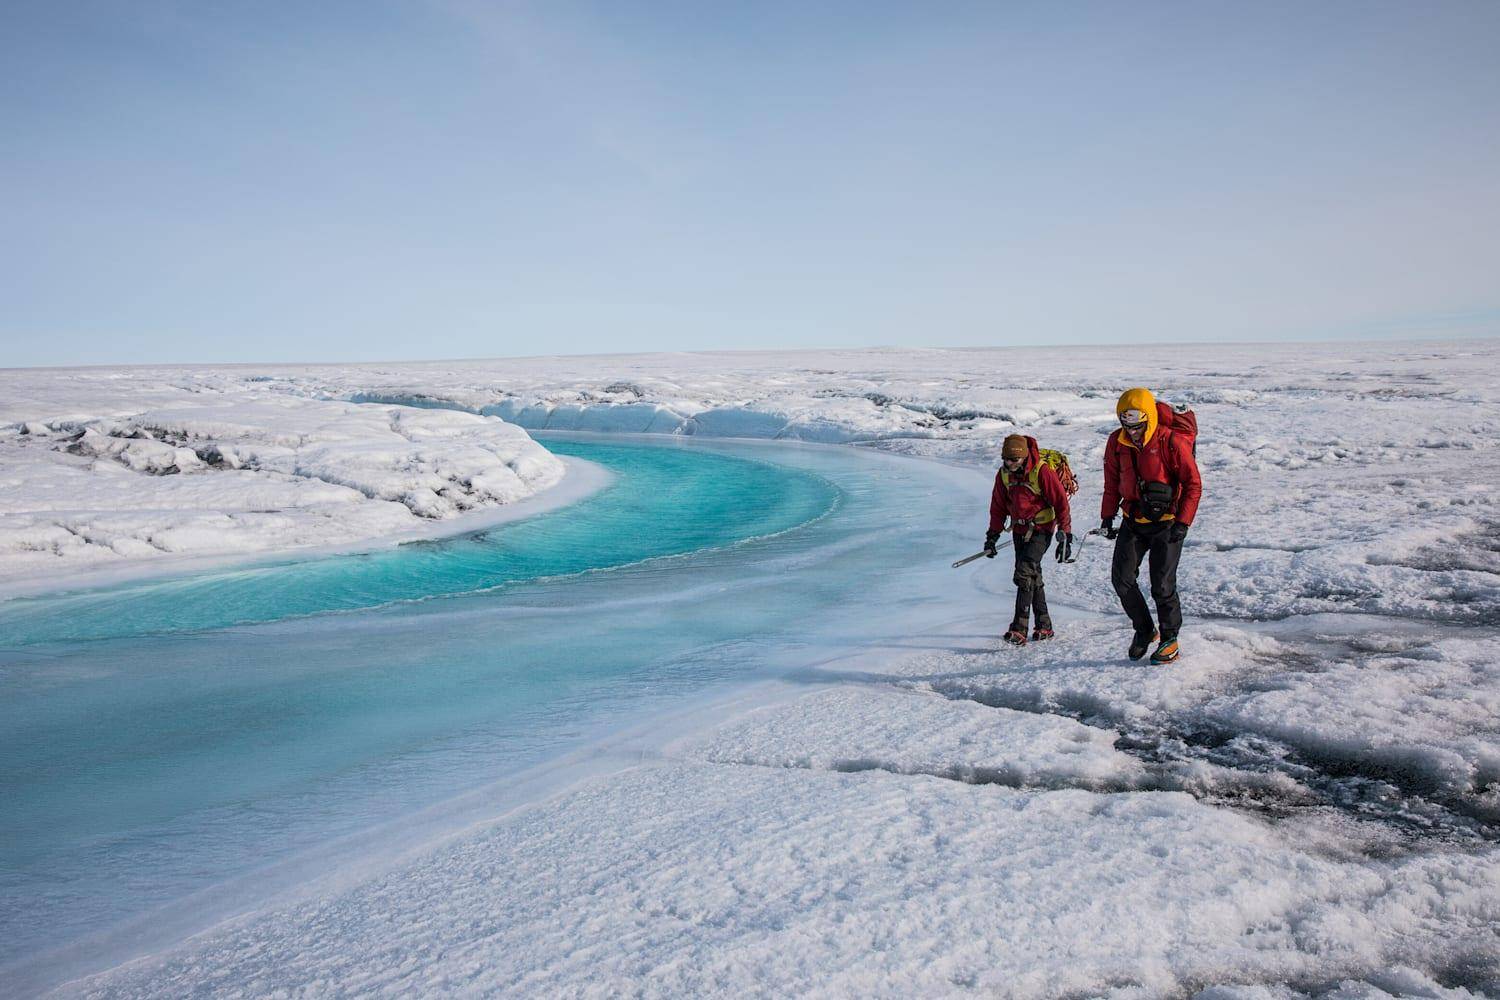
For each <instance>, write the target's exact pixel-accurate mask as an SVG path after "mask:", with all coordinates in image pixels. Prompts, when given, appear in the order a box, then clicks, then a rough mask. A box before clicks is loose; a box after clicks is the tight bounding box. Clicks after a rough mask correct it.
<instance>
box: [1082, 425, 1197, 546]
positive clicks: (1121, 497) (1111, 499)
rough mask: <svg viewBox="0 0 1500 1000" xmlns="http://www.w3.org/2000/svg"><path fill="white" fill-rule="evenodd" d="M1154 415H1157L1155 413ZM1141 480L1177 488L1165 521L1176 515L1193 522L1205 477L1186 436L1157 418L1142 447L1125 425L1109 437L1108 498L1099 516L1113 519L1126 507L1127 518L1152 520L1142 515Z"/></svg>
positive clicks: (1106, 458)
mask: <svg viewBox="0 0 1500 1000" xmlns="http://www.w3.org/2000/svg"><path fill="white" fill-rule="evenodd" d="M1153 409H1154V408H1153ZM1151 415H1152V416H1153V417H1154V416H1155V414H1154V412H1153V413H1152V414H1151ZM1140 482H1147V483H1167V484H1168V485H1170V486H1171V487H1172V488H1173V497H1172V507H1171V511H1170V513H1168V514H1167V515H1166V517H1164V518H1162V520H1164V521H1165V520H1168V519H1172V518H1175V519H1176V520H1178V521H1181V522H1182V523H1183V524H1192V523H1193V516H1194V515H1195V514H1197V513H1198V500H1199V499H1200V498H1201V497H1202V496H1203V480H1202V479H1201V478H1199V476H1198V463H1197V461H1195V460H1194V458H1193V449H1192V446H1191V445H1189V444H1188V441H1187V439H1186V438H1183V437H1180V436H1178V435H1176V434H1173V433H1172V430H1171V428H1168V427H1161V426H1158V425H1157V422H1156V421H1155V420H1152V421H1151V424H1150V426H1149V427H1148V429H1147V432H1146V440H1145V442H1144V443H1143V444H1142V445H1141V446H1140V447H1139V448H1137V447H1136V446H1135V444H1134V442H1132V441H1131V440H1130V435H1129V434H1127V433H1126V432H1125V430H1124V428H1121V429H1120V430H1118V431H1115V432H1114V433H1112V434H1111V435H1110V436H1109V443H1108V444H1106V445H1105V446H1104V499H1103V502H1102V503H1101V504H1100V506H1099V516H1100V517H1101V518H1113V517H1114V516H1115V511H1117V510H1119V509H1121V508H1124V511H1125V516H1126V517H1131V518H1134V519H1135V520H1136V521H1137V522H1140V523H1142V524H1146V523H1150V522H1149V520H1148V519H1147V518H1145V517H1142V516H1141V511H1140V509H1139V506H1138V504H1139V501H1140V499H1141V493H1140V486H1139V483H1140Z"/></svg>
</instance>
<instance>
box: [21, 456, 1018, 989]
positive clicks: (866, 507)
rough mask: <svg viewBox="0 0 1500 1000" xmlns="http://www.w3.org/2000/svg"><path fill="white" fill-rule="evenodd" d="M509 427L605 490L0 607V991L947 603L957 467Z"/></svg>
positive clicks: (231, 906) (971, 494)
mask: <svg viewBox="0 0 1500 1000" xmlns="http://www.w3.org/2000/svg"><path fill="white" fill-rule="evenodd" d="M539 438H540V439H541V440H543V442H544V443H545V444H546V445H547V447H549V448H551V449H552V450H553V451H555V452H557V453H559V454H563V455H569V456H575V457H577V458H581V459H586V460H588V461H591V462H594V463H597V464H598V465H601V466H603V467H605V468H606V469H607V470H609V472H610V473H611V474H612V479H611V481H610V483H609V484H608V485H607V486H606V487H605V488H603V489H602V490H601V491H600V492H598V493H596V494H594V495H592V496H590V497H588V498H586V499H584V500H582V501H580V502H578V503H576V504H573V505H571V506H569V507H565V508H562V509H559V510H554V511H551V512H548V513H544V514H538V515H536V516H534V517H532V518H529V519H526V520H523V521H517V522H513V523H509V524H505V525H502V526H499V527H496V528H492V529H489V530H486V531H483V532H480V533H477V534H472V535H467V536H462V537H455V538H450V539H445V540H441V541H433V542H422V543H413V544H406V545H401V546H398V547H394V548H389V549H383V550H379V551H374V552H370V553H363V554H354V555H338V556H326V557H321V558H309V559H302V560H288V561H284V562H280V563H276V564H256V565H252V566H246V567H243V568H239V569H226V570H218V571H214V572H208V573H199V574H195V575H192V576H185V577H182V578H178V579H171V580H163V581H155V582H146V583H136V584H131V585H124V586H120V587H115V588H108V589H101V590H97V591H92V592H86V593H74V594H59V595H54V596H44V597H37V598H27V599H16V600H11V601H7V602H4V603H0V802H3V808H0V977H3V978H4V981H10V982H12V983H20V984H22V988H23V990H24V991H26V992H30V991H33V990H36V989H42V988H45V987H46V986H48V985H52V984H54V983H55V982H57V981H60V980H61V978H63V977H66V976H68V975H71V974H75V973H78V972H83V971H88V970H90V969H91V968H93V967H96V966H98V965H99V964H100V963H101V962H111V961H118V960H120V959H122V958H126V957H129V956H130V955H131V954H133V953H137V952H139V951H141V950H144V949H147V948H149V947H152V946H155V945H156V944H159V943H161V937H162V935H164V934H168V933H170V931H169V930H168V928H169V927H176V929H177V930H180V931H181V932H183V933H186V932H190V931H191V930H193V929H196V928H195V927H194V926H193V924H194V921H195V920H197V921H199V924H200V926H201V922H202V921H203V920H205V919H208V918H210V917H211V916H214V915H223V914H228V913H232V912H234V911H235V908H236V906H237V905H239V906H240V907H241V908H243V906H244V905H250V904H251V903H253V902H254V901H255V900H256V898H257V892H258V891H262V890H265V889H267V888H268V887H271V886H272V884H273V883H274V882H275V881H276V879H277V877H278V876H277V875H276V874H275V873H277V872H281V875H280V876H279V877H280V878H281V879H282V881H283V882H286V881H290V880H291V878H290V877H289V876H288V875H287V874H286V872H288V871H294V870H295V864H296V859H298V858H306V857H321V858H324V859H331V860H325V861H320V862H318V873H319V874H322V873H324V872H325V870H326V868H328V867H337V866H338V865H344V864H352V863H354V862H355V861H357V860H358V857H359V853H360V851H364V850H370V849H374V848H379V847H381V846H388V845H384V844H382V841H383V839H384V838H383V837H382V836H381V835H380V834H379V833H378V831H380V830H381V829H382V828H384V827H385V826H387V825H390V824H393V823H396V822H398V821H400V820H402V819H403V818H409V817H413V816H420V815H424V811H425V813H433V812H434V811H435V810H440V809H441V808H442V806H443V804H444V803H450V802H453V801H455V800H457V799H458V798H459V797H463V796H472V795H474V794H476V790H479V789H490V790H492V791H493V790H495V789H499V790H501V791H502V792H503V790H504V789H505V788H507V787H509V786H510V785H515V786H516V787H519V786H520V785H521V784H522V783H523V782H526V781H530V782H533V783H534V782H535V780H536V779H535V778H534V777H528V776H534V775H535V774H536V773H537V772H538V768H539V767H541V766H542V765H545V764H547V763H548V762H549V761H555V760H557V759H558V758H560V757H562V756H564V755H566V754H569V753H570V752H573V751H577V750H579V749H580V748H582V747H585V746H591V745H596V743H597V741H598V740H599V739H600V738H601V737H603V736H605V735H606V734H608V733H610V732H611V731H618V730H619V729H621V728H622V727H625V726H630V725H640V724H641V723H642V721H643V720H646V719H650V718H657V717H660V716H661V715H662V713H665V712H669V711H672V710H676V709H680V708H684V707H685V706H688V705H690V704H694V703H696V702H698V701H700V700H702V699H705V698H708V697H711V696H715V695H716V694H717V693H719V692H723V691H727V690H728V689H729V688H730V687H731V686H733V685H737V684H742V683H744V682H746V681H750V680H755V679H761V678H765V677H768V676H774V675H776V674H778V673H784V672H786V671H788V670H791V669H794V668H797V667H806V666H809V665H812V664H816V663H817V662H818V661H819V660H820V659H822V658H827V657H829V656H833V655H838V654H839V653H841V652H843V651H847V650H849V649H851V648H858V647H860V646H861V645H865V644H875V643H879V642H897V641H899V640H900V637H901V636H903V635H908V634H910V633H911V630H912V629H914V628H916V627H918V626H920V625H923V624H930V623H931V622H933V621H937V620H939V619H940V618H942V617H943V616H945V615H946V616H949V617H957V616H958V615H959V614H961V613H972V611H973V607H972V602H973V600H974V598H973V595H972V594H968V593H965V595H964V596H963V597H962V598H960V599H959V603H958V604H957V605H954V604H951V603H949V602H948V600H946V599H945V598H944V596H943V587H944V585H945V583H951V582H952V579H951V578H950V577H956V576H957V574H951V571H948V570H947V565H946V564H947V561H949V560H951V559H952V558H953V557H954V556H956V555H961V554H964V553H965V552H967V551H969V550H971V549H973V548H974V547H975V545H976V542H975V539H976V538H978V537H979V536H980V534H981V533H982V530H983V522H984V517H985V509H984V497H983V494H984V490H983V482H982V480H981V479H980V478H979V477H975V476H973V474H972V473H959V472H957V471H954V470H945V469H942V468H941V467H939V466H936V465H933V464H931V463H919V462H916V461H911V460H902V459H897V458H893V457H890V456H884V455H866V454H860V453H858V452H856V451H855V450H854V449H850V448H817V447H796V446H774V445H755V444H749V443H743V444H738V443H717V444H712V443H710V444H705V443H701V442H691V443H689V442H682V441H674V440H661V441H647V440H640V439H631V440H628V441H625V440H614V439H609V438H579V437H573V438H568V437H553V436H543V435H539ZM964 602H969V603H968V604H965V603H964ZM995 617H996V626H997V628H998V626H999V624H1000V618H1001V617H1003V615H1002V614H1001V613H1000V612H997V613H996V616H995ZM503 799H504V796H503V794H499V793H496V794H494V795H493V801H494V802H501V801H503ZM469 818H470V819H472V818H474V817H469ZM438 825H440V824H438ZM372 830H373V831H377V833H374V834H372V833H371V832H370V831H372ZM339 843H345V844H347V845H348V846H347V849H346V850H345V851H343V853H340V852H339V851H337V850H333V849H331V848H330V846H329V845H333V844H339ZM351 859H352V860H351ZM262 875H264V877H262ZM235 887H238V888H235ZM195 900H204V901H205V902H204V903H203V905H202V906H197V905H196V904H195V902H194V901H195ZM208 900H212V901H213V903H212V905H211V906H210V905H209V903H208V902H207V901H208Z"/></svg>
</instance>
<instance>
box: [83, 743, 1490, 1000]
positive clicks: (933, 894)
mask: <svg viewBox="0 0 1500 1000" xmlns="http://www.w3.org/2000/svg"><path fill="white" fill-rule="evenodd" d="M1497 876H1500V857H1496V856H1495V855H1487V856H1483V857H1469V856H1427V857H1417V858H1411V859H1407V860H1404V861H1402V862H1399V863H1374V862H1367V863H1364V864H1349V863H1340V862H1336V861H1333V860H1329V859H1327V858H1324V857H1320V856H1318V855H1316V854H1312V853H1308V852H1305V851H1302V850H1298V849H1297V848H1295V847H1292V846H1289V845H1288V844H1286V843H1285V842H1284V841H1283V840H1282V839H1281V838H1279V837H1278V836H1277V835H1276V833H1275V832H1274V831H1273V830H1271V829H1269V828H1268V827H1267V826H1266V825H1264V824H1262V823H1260V822H1257V821H1256V820H1253V819H1249V818H1246V817H1243V816H1240V815H1237V814H1234V813H1231V812H1226V811H1223V810H1216V809H1212V808H1209V807H1207V806H1204V805H1201V804H1199V803H1197V802H1195V801H1194V800H1193V799H1192V798H1190V797H1189V796H1186V795H1182V794H1178V793H1160V792H1152V793H1138V794H1132V795H1100V794H1093V793H1089V792H1085V791H1059V792H1048V793H1042V794H1033V793H1025V792H1016V791H1013V790H1011V789H1009V788H1003V787H997V786H986V787H974V786H970V785H966V784H962V783H958V782H954V781H948V780H944V779H941V778H937V777H932V776H928V775H896V774H891V773H887V772H883V771H875V772H862V773H857V774H847V773H839V772H828V771H821V770H805V769H791V770H783V769H775V768H764V767H754V766H744V765H734V764H718V765H708V764H694V763H668V764H663V765H659V766H651V767H643V768H638V769H635V770H632V771H629V772H626V773H623V774H620V775H617V776H614V777H612V778H610V779H608V780H602V781H596V782H594V783H592V784H590V785H588V786H587V787H585V788H583V789H580V790H578V791H576V792H574V793H573V794H570V795H568V796H566V797H564V798H562V799H559V800H556V801H553V802H550V803H547V804H544V805H541V806H539V807H537V808H534V809H531V810H528V811H525V812H523V813H522V814H521V815H519V816H516V817H513V818H511V819H510V820H509V821H507V822H504V823H501V824H499V825H497V826H494V827H492V828H490V829H488V830H485V831H482V832H479V833H475V834H472V835H469V836H466V837H463V838H461V839H460V840H458V841H457V842H455V843H452V844H450V845H447V846H445V847H443V848H441V849H439V850H437V851H435V852H433V853H431V854H428V855H426V856H424V857H421V858H420V859H418V860H416V861H414V862H411V863H408V864H406V865H402V866H400V867H398V868H396V869H394V870H392V871H390V872H388V873H386V874H385V875H383V876H381V877H379V878H376V879H373V880H371V881H369V882H367V883H365V884H364V885H362V886H359V887H358V888H355V889H353V890H351V891H347V892H343V893H339V894H337V895H335V896H333V897H332V898H326V899H320V900H315V901H312V902H306V903H303V904H300V905H294V906H291V907H288V908H286V909H283V910H279V911H277V912H274V913H269V914H266V915H264V916H263V917H261V918H259V919H256V920H253V921H251V922H248V923H243V924H238V925H233V926H228V927H225V928H222V929H220V930H218V931H216V932H214V933H213V934H210V935H208V936H206V937H204V938H201V939H199V940H196V941H193V942H191V943H189V945H188V946H187V947H185V948H184V949H183V950H182V951H180V952H178V953H176V954H174V955H171V956H170V957H168V958H166V959H165V960H164V961H148V962H145V963H141V964H139V965H137V966H134V967H129V968H126V969H123V970H121V971H120V972H119V973H117V974H116V975H115V976H113V977H112V978H110V979H108V980H105V981H99V982H95V983H85V984H82V985H81V986H80V987H78V988H77V989H76V990H71V989H70V990H69V991H68V992H70V993H73V992H76V993H77V994H78V995H84V996H99V997H113V996H149V995H166V994H170V995H179V996H180V995H193V994H210V993H211V994H214V995H229V996H237V995H245V996H248V995H279V994H282V993H285V994H289V995H299V994H304V993H319V994H328V993H334V994H339V995H352V994H362V995H371V994H373V995H382V996H398V995H405V996H411V995H436V994H443V995H454V994H463V995H526V996H610V995H620V994H625V995H640V996H767V997H770V996H792V995H796V996H830V997H832V996H893V997H894V996H947V995H954V994H958V993H963V992H977V993H980V994H982V995H1000V996H1007V997H1056V996H1091V995H1098V994H1102V993H1105V992H1107V991H1109V990H1110V989H1111V988H1114V987H1125V986H1135V987H1138V988H1141V990H1142V992H1140V993H1137V994H1136V995H1151V996H1161V995H1182V994H1184V993H1186V992H1190V991H1191V990H1192V989H1194V988H1195V987H1201V986H1205V985H1209V984H1213V983H1223V982H1243V981H1247V980H1248V981H1256V980H1261V981H1264V980H1271V981H1278V982H1284V981H1288V980H1297V981H1302V980H1313V981H1325V982H1326V981H1333V982H1336V981H1338V980H1339V979H1341V978H1344V977H1346V976H1358V975H1362V974H1364V973H1366V972H1370V971H1372V970H1373V971H1382V970H1384V969H1386V968H1388V967H1390V966H1392V965H1401V964H1406V963H1420V964H1421V965H1422V966H1424V967H1428V968H1431V967H1432V966H1434V965H1439V966H1443V967H1448V966H1450V965H1455V964H1457V963H1461V962H1464V961H1468V960H1470V959H1471V958H1472V956H1473V955H1474V954H1475V952H1476V949H1481V950H1482V949H1485V948H1491V949H1492V948H1493V947H1494V933H1493V928H1494V925H1495V922H1496V921H1497V920H1500V900H1497V898H1496V896H1495V894H1494V892H1493V886H1494V883H1495V879H1496V878H1497Z"/></svg>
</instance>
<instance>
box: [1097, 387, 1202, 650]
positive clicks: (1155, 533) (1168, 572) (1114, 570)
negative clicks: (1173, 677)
mask: <svg viewBox="0 0 1500 1000" xmlns="http://www.w3.org/2000/svg"><path fill="white" fill-rule="evenodd" d="M1115 414H1116V416H1118V417H1119V420H1120V429H1119V430H1118V431H1114V432H1112V433H1111V434H1110V436H1109V441H1108V443H1106V444H1105V446H1104V498H1103V503H1102V505H1101V508H1100V516H1101V517H1102V518H1103V520H1102V521H1101V522H1100V525H1099V531H1100V533H1101V534H1103V535H1104V536H1105V537H1107V538H1113V539H1114V540H1115V554H1114V560H1113V563H1112V565H1111V567H1110V582H1111V583H1113V584H1114V588H1115V593H1116V594H1118V595H1119V597H1120V604H1121V606H1122V607H1124V609H1125V613H1126V614H1127V615H1129V616H1130V622H1131V624H1132V625H1133V626H1135V638H1134V639H1133V640H1132V641H1131V643H1130V652H1129V655H1130V658H1131V659H1132V660H1139V659H1140V658H1141V657H1143V656H1145V655H1146V650H1147V649H1149V648H1150V646H1151V643H1153V642H1156V641H1157V640H1158V639H1160V640H1161V642H1160V645H1158V646H1157V647H1156V651H1155V652H1153V653H1152V654H1151V662H1152V663H1171V662H1172V661H1173V660H1175V659H1177V657H1178V655H1179V652H1180V650H1179V648H1178V645H1177V633H1178V632H1179V631H1180V630H1181V629H1182V603H1181V601H1180V599H1179V598H1178V595H1177V563H1178V561H1179V560H1180V559H1181V557H1182V543H1183V540H1184V539H1186V538H1187V533H1188V528H1189V527H1190V526H1191V525H1192V523H1193V518H1194V516H1195V515H1196V514H1197V513H1198V502H1199V500H1200V499H1201V498H1202V496H1203V480H1202V478H1201V477H1200V476H1199V474H1198V462H1197V459H1196V458H1195V457H1194V455H1193V452H1194V438H1193V436H1192V435H1190V434H1188V433H1186V428H1183V429H1177V428H1174V426H1173V424H1174V413H1173V411H1172V408H1171V407H1170V406H1167V405H1166V404H1165V403H1158V402H1157V401H1156V398H1155V397H1154V396H1153V395H1152V394H1151V392H1150V391H1149V390H1147V389H1139V388H1137V389H1127V390H1126V391H1125V392H1124V393H1122V394H1121V395H1120V399H1119V402H1118V403H1116V404H1115ZM1189 416H1191V415H1190V414H1189ZM1192 428H1193V430H1194V431H1195V432H1196V422H1194V423H1193V424H1192ZM1116 511H1120V512H1122V513H1123V515H1124V517H1123V520H1122V524H1121V526H1120V527H1119V529H1116V528H1115V526H1114V518H1115V512H1116ZM1148 558H1149V560H1150V574H1151V597H1152V599H1153V601H1154V602H1155V604H1156V617H1157V622H1156V623H1153V622H1152V620H1151V611H1150V609H1149V608H1147V606H1146V599H1145V598H1144V597H1143V596H1141V588H1140V584H1139V583H1138V582H1137V578H1138V577H1139V575H1140V571H1141V561H1142V560H1143V559H1148ZM1158 625H1159V626H1160V627H1159V628H1158Z"/></svg>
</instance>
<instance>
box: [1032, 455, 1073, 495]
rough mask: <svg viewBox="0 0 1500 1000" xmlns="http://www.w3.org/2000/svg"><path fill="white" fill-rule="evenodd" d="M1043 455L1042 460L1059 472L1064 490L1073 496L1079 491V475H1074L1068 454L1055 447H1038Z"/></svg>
mask: <svg viewBox="0 0 1500 1000" xmlns="http://www.w3.org/2000/svg"><path fill="white" fill-rule="evenodd" d="M1037 450H1038V451H1039V452H1040V453H1041V456H1042V461H1043V462H1045V463H1047V464H1048V465H1050V466H1052V471H1053V472H1055V473H1057V478H1058V479H1061V480H1062V488H1063V492H1064V493H1066V494H1067V495H1068V496H1072V495H1073V494H1074V493H1077V492H1078V477H1077V476H1075V475H1073V470H1072V469H1070V468H1068V456H1067V455H1064V454H1063V453H1062V452H1060V451H1058V450H1056V449H1055V448H1039V449H1037Z"/></svg>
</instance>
